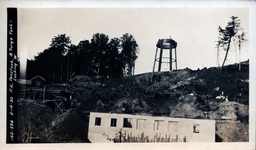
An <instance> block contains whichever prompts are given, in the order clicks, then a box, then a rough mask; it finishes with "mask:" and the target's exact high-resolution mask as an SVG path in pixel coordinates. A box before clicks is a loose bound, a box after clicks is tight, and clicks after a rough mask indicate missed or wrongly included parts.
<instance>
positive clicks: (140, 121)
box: [136, 119, 146, 129]
mask: <svg viewBox="0 0 256 150" xmlns="http://www.w3.org/2000/svg"><path fill="white" fill-rule="evenodd" d="M145 121H146V119H137V127H136V128H137V129H144V128H145Z"/></svg>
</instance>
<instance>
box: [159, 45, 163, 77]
mask: <svg viewBox="0 0 256 150" xmlns="http://www.w3.org/2000/svg"><path fill="white" fill-rule="evenodd" d="M162 55H163V49H162V48H161V50H160V56H159V64H158V72H160V71H161V64H162Z"/></svg>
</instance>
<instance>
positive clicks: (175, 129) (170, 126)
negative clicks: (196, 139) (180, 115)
mask: <svg viewBox="0 0 256 150" xmlns="http://www.w3.org/2000/svg"><path fill="white" fill-rule="evenodd" d="M168 130H169V131H171V132H178V121H169V122H168Z"/></svg>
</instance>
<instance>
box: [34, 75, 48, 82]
mask: <svg viewBox="0 0 256 150" xmlns="http://www.w3.org/2000/svg"><path fill="white" fill-rule="evenodd" d="M35 78H41V79H42V80H44V81H45V79H44V78H43V77H41V76H39V75H38V76H35V77H34V78H32V79H31V80H34V79H35Z"/></svg>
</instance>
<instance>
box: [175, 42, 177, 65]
mask: <svg viewBox="0 0 256 150" xmlns="http://www.w3.org/2000/svg"><path fill="white" fill-rule="evenodd" d="M175 66H176V70H177V53H176V47H175Z"/></svg>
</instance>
